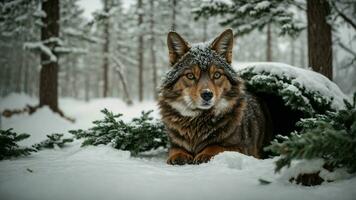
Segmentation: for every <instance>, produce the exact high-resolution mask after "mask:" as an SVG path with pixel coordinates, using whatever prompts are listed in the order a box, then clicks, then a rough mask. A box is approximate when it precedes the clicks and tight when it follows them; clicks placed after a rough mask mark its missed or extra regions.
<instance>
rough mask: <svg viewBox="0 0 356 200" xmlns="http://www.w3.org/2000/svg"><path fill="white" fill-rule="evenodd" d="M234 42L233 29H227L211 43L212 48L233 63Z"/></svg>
mask: <svg viewBox="0 0 356 200" xmlns="http://www.w3.org/2000/svg"><path fill="white" fill-rule="evenodd" d="M233 44H234V35H233V33H232V30H231V29H227V30H225V31H224V32H222V33H221V34H220V35H219V36H218V37H217V38H215V40H214V41H213V42H212V43H211V45H210V48H211V49H212V50H214V51H216V52H217V53H218V54H219V55H221V56H222V57H223V58H225V59H226V61H227V62H228V63H230V64H231V61H232V47H233Z"/></svg>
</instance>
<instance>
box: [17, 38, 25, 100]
mask: <svg viewBox="0 0 356 200" xmlns="http://www.w3.org/2000/svg"><path fill="white" fill-rule="evenodd" d="M19 46H20V45H19ZM19 49H21V48H19ZM18 53H19V54H20V63H19V65H18V71H17V74H16V77H17V78H16V89H15V91H16V92H17V93H20V92H22V87H21V86H22V83H23V81H22V76H23V68H24V65H25V62H26V61H25V55H24V51H21V52H18Z"/></svg>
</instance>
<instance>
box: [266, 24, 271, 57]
mask: <svg viewBox="0 0 356 200" xmlns="http://www.w3.org/2000/svg"><path fill="white" fill-rule="evenodd" d="M266 45H267V48H266V60H267V61H268V62H271V61H272V31H271V24H268V25H267V44H266Z"/></svg>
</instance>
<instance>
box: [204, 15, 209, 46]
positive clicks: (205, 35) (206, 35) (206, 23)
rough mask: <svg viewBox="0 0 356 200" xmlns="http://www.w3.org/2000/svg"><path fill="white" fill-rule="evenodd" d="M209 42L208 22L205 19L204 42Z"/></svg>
mask: <svg viewBox="0 0 356 200" xmlns="http://www.w3.org/2000/svg"><path fill="white" fill-rule="evenodd" d="M207 40H208V20H207V19H203V41H204V42H205V41H207Z"/></svg>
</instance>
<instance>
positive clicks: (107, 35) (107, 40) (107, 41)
mask: <svg viewBox="0 0 356 200" xmlns="http://www.w3.org/2000/svg"><path fill="white" fill-rule="evenodd" d="M108 1H109V0H105V1H104V11H105V12H106V13H108V12H109V9H110V8H109V2H108ZM109 21H110V19H109V17H106V18H105V20H104V40H105V41H104V47H103V82H104V83H103V97H107V96H108V88H109V85H108V73H109V58H108V56H109V51H110V50H109V45H110V31H109V28H110V27H109V26H110V24H109Z"/></svg>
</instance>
